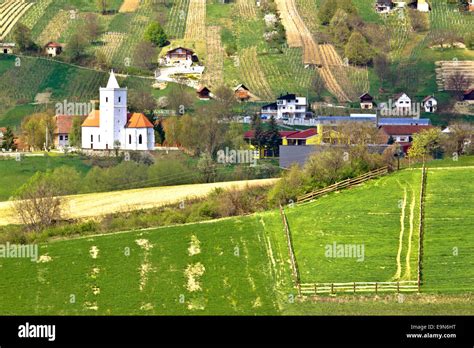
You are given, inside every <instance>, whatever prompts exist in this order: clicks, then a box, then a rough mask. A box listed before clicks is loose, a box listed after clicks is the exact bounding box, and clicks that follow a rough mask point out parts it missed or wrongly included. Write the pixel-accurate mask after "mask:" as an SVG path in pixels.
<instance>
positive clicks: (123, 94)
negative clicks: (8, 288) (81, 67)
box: [82, 71, 155, 150]
mask: <svg viewBox="0 0 474 348" xmlns="http://www.w3.org/2000/svg"><path fill="white" fill-rule="evenodd" d="M154 146H155V132H154V129H153V124H152V123H151V122H150V121H149V120H148V119H147V118H146V116H145V115H143V114H141V113H133V114H130V113H128V112H127V88H121V87H120V86H119V84H118V82H117V79H116V78H115V74H114V72H113V71H112V72H111V73H110V77H109V81H108V83H107V87H105V88H100V108H99V110H94V111H92V112H91V113H90V114H89V116H87V118H86V120H85V121H84V123H83V124H82V148H84V149H91V150H111V149H114V148H118V149H122V150H153V149H154Z"/></svg>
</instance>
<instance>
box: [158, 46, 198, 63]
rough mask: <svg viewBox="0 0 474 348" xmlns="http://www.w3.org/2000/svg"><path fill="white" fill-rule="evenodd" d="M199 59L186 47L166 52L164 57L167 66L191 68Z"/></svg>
mask: <svg viewBox="0 0 474 348" xmlns="http://www.w3.org/2000/svg"><path fill="white" fill-rule="evenodd" d="M197 60H198V58H197V56H196V54H195V53H194V51H193V50H191V49H189V48H185V47H176V48H174V49H171V50H169V51H168V52H166V55H165V57H164V61H162V63H164V64H165V65H178V66H185V67H190V66H191V65H192V64H193V62H195V61H197Z"/></svg>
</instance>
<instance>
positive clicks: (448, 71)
mask: <svg viewBox="0 0 474 348" xmlns="http://www.w3.org/2000/svg"><path fill="white" fill-rule="evenodd" d="M435 71H436V83H437V84H438V90H440V91H442V90H452V89H455V87H454V86H453V84H452V81H451V76H453V75H455V74H458V73H459V74H462V75H464V76H465V77H466V79H467V80H468V81H469V83H470V87H474V61H473V60H465V61H457V60H448V61H438V62H436V69H435Z"/></svg>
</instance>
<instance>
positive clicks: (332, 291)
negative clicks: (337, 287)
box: [331, 283, 334, 294]
mask: <svg viewBox="0 0 474 348" xmlns="http://www.w3.org/2000/svg"><path fill="white" fill-rule="evenodd" d="M331 294H334V283H331Z"/></svg>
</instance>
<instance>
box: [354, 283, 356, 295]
mask: <svg viewBox="0 0 474 348" xmlns="http://www.w3.org/2000/svg"><path fill="white" fill-rule="evenodd" d="M355 293H356V282H354V294H355Z"/></svg>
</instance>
